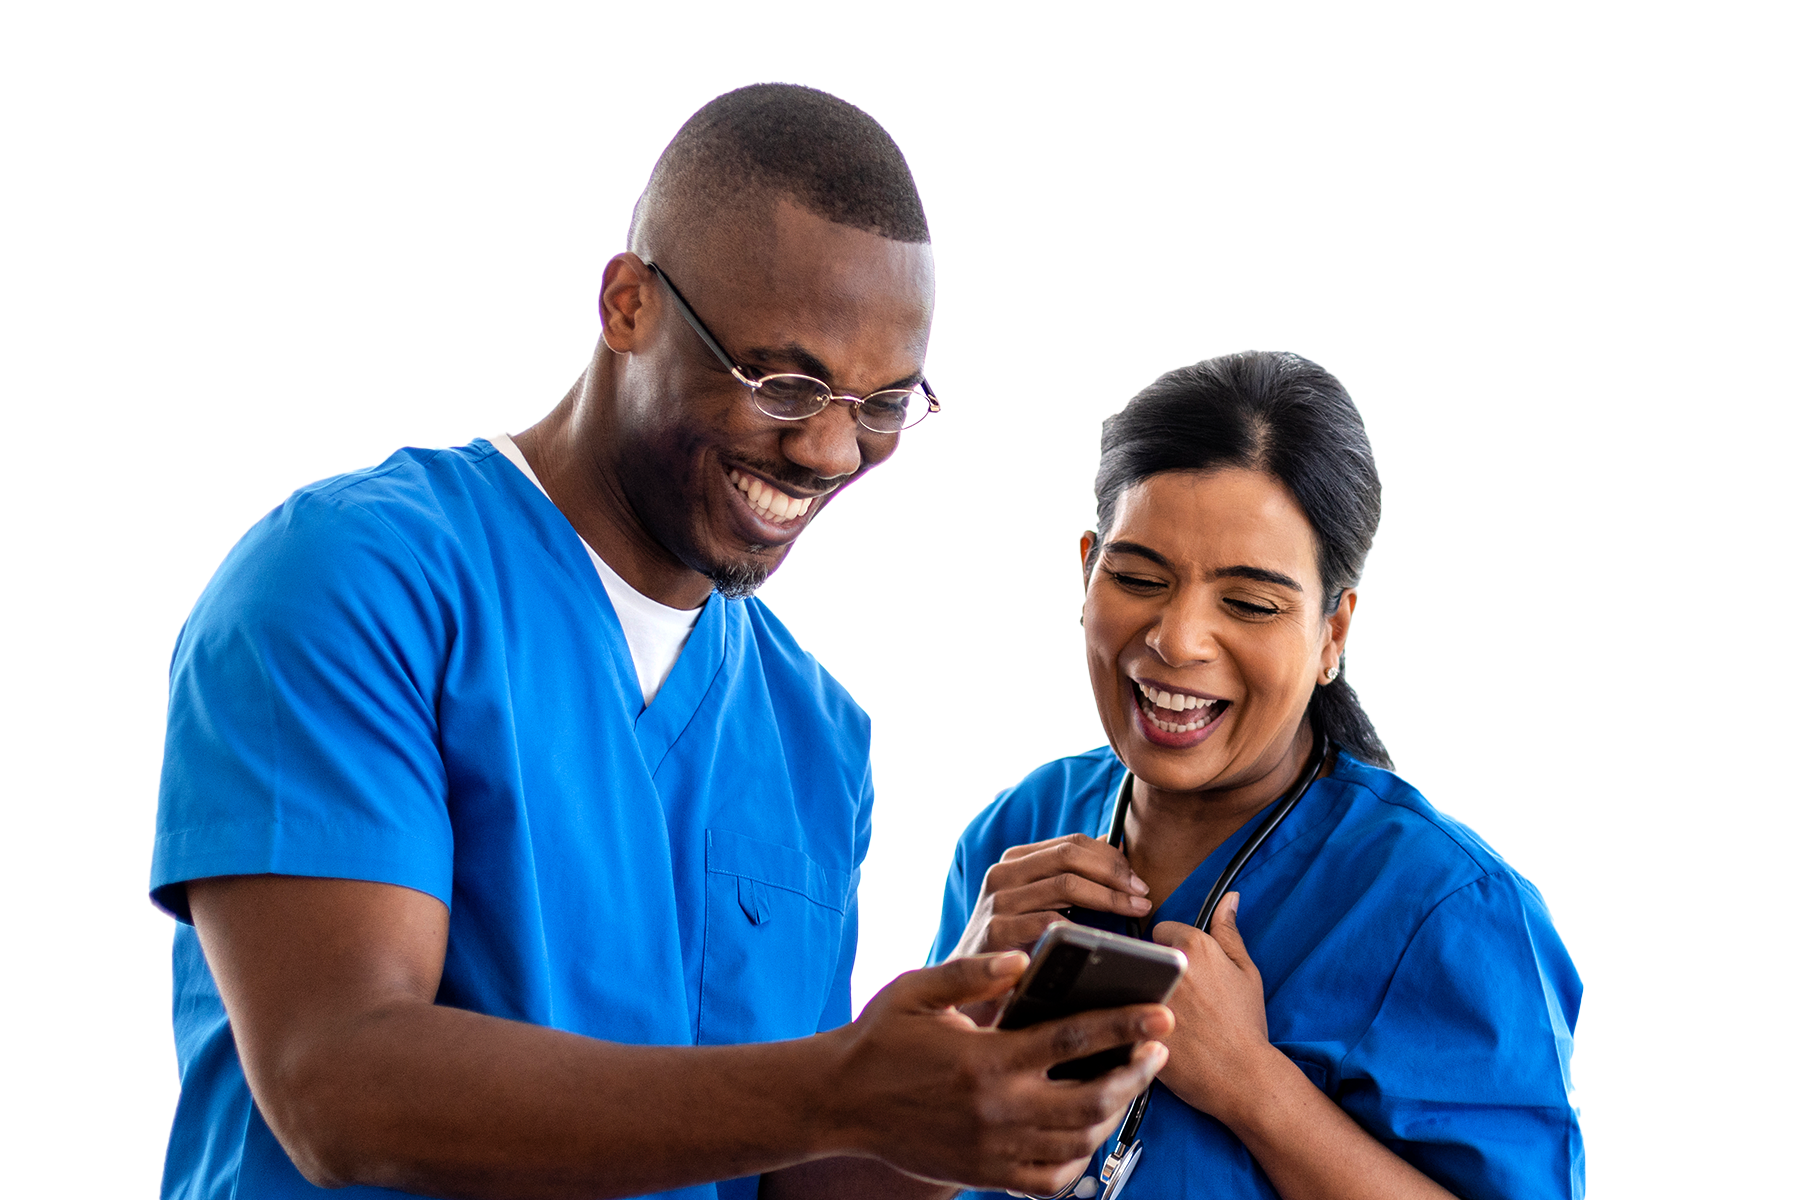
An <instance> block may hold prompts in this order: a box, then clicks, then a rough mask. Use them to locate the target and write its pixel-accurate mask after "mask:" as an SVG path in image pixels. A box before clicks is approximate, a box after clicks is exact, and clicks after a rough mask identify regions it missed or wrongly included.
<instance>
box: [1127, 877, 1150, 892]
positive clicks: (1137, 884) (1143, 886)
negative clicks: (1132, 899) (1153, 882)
mask: <svg viewBox="0 0 1800 1200" xmlns="http://www.w3.org/2000/svg"><path fill="white" fill-rule="evenodd" d="M1131 890H1132V891H1134V892H1136V893H1137V894H1138V895H1140V896H1148V895H1149V894H1150V885H1149V884H1147V883H1145V882H1144V881H1143V880H1141V879H1139V878H1138V877H1137V875H1136V873H1135V872H1134V873H1133V874H1132V876H1131Z"/></svg>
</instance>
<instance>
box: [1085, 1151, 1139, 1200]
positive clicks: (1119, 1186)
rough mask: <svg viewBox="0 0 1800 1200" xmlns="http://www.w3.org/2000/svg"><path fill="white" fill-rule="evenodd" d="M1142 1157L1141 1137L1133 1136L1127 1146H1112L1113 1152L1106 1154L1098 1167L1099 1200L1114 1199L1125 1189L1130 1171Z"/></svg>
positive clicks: (1135, 1167)
mask: <svg viewBox="0 0 1800 1200" xmlns="http://www.w3.org/2000/svg"><path fill="white" fill-rule="evenodd" d="M1142 1157H1144V1143H1143V1139H1141V1138H1133V1139H1132V1140H1131V1144H1130V1145H1129V1146H1125V1145H1120V1146H1114V1147H1113V1152H1112V1153H1111V1154H1109V1155H1107V1156H1106V1163H1105V1165H1103V1166H1102V1167H1101V1168H1100V1187H1101V1189H1102V1190H1101V1192H1100V1200H1114V1198H1115V1197H1116V1196H1118V1194H1119V1193H1120V1192H1122V1191H1124V1190H1125V1185H1126V1184H1127V1183H1128V1182H1130V1180H1131V1173H1132V1172H1133V1171H1135V1170H1137V1165H1138V1159H1140V1158H1142ZM1083 1182H1085V1180H1084V1181H1083Z"/></svg>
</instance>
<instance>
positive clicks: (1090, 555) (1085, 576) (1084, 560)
mask: <svg viewBox="0 0 1800 1200" xmlns="http://www.w3.org/2000/svg"><path fill="white" fill-rule="evenodd" d="M1099 543H1100V535H1099V534H1097V533H1095V532H1094V531H1093V530H1091V529H1090V530H1088V531H1087V532H1086V533H1084V534H1082V535H1081V587H1082V590H1083V591H1086V590H1087V585H1088V581H1089V580H1090V579H1092V578H1093V575H1094V547H1095V546H1097V545H1099Z"/></svg>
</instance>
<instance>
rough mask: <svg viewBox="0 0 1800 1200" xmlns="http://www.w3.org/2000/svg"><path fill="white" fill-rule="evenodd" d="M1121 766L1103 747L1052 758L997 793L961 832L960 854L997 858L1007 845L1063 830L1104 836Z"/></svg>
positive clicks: (1114, 756) (1064, 831) (1122, 768)
mask: <svg viewBox="0 0 1800 1200" xmlns="http://www.w3.org/2000/svg"><path fill="white" fill-rule="evenodd" d="M1124 777H1125V766H1124V764H1123V763H1121V762H1120V761H1119V759H1118V756H1117V755H1115V754H1114V753H1113V752H1112V748H1111V747H1109V746H1100V747H1098V748H1096V749H1093V750H1089V751H1088V752H1087V753H1086V754H1072V755H1070V756H1069V757H1067V758H1058V759H1053V760H1052V761H1050V762H1047V763H1045V764H1044V765H1043V766H1041V767H1038V768H1036V769H1035V770H1033V771H1032V772H1031V773H1030V774H1028V775H1026V776H1025V778H1023V779H1021V780H1020V781H1019V782H1018V783H1016V784H1014V785H1013V786H1012V787H1009V788H1007V789H1006V790H1005V791H1003V792H1001V793H1000V794H999V796H997V797H996V798H995V799H994V801H993V802H992V803H991V804H989V805H988V806H987V807H986V808H984V809H982V810H981V812H980V813H979V814H977V816H976V817H975V819H974V820H973V821H971V822H969V826H968V828H967V829H966V830H964V831H963V835H962V841H961V847H962V850H963V851H964V854H965V857H973V858H986V859H989V860H992V859H998V858H999V856H1000V855H1001V854H1002V853H1004V852H1005V851H1006V849H1007V848H1008V847H1010V846H1017V845H1020V844H1022V843H1025V842H1041V841H1044V840H1046V839H1048V838H1053V837H1061V836H1062V835H1063V834H1065V833H1086V834H1090V835H1092V836H1095V837H1104V836H1105V834H1106V830H1105V829H1104V828H1102V826H1103V825H1104V823H1105V821H1106V816H1105V814H1107V813H1110V811H1111V809H1110V807H1109V804H1110V801H1111V799H1112V796H1113V793H1114V792H1115V791H1117V790H1118V787H1119V781H1120V780H1121V779H1123V778H1124Z"/></svg>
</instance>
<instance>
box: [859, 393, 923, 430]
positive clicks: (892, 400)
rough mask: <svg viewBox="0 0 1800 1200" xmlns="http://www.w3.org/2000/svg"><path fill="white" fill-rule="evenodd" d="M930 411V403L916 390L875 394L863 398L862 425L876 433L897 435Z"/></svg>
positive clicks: (921, 419)
mask: <svg viewBox="0 0 1800 1200" xmlns="http://www.w3.org/2000/svg"><path fill="white" fill-rule="evenodd" d="M930 411H931V401H929V400H927V399H926V398H925V393H924V392H922V391H920V390H919V389H918V388H913V389H912V390H911V391H907V392H876V393H875V394H874V395H872V396H865V397H863V402H862V423H863V424H864V425H865V426H866V427H868V428H870V429H873V430H875V431H876V432H877V433H899V432H900V431H901V430H902V429H905V428H906V427H907V426H909V425H917V424H918V423H919V422H920V421H923V420H924V419H925V416H926V414H927V413H929V412H930Z"/></svg>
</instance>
